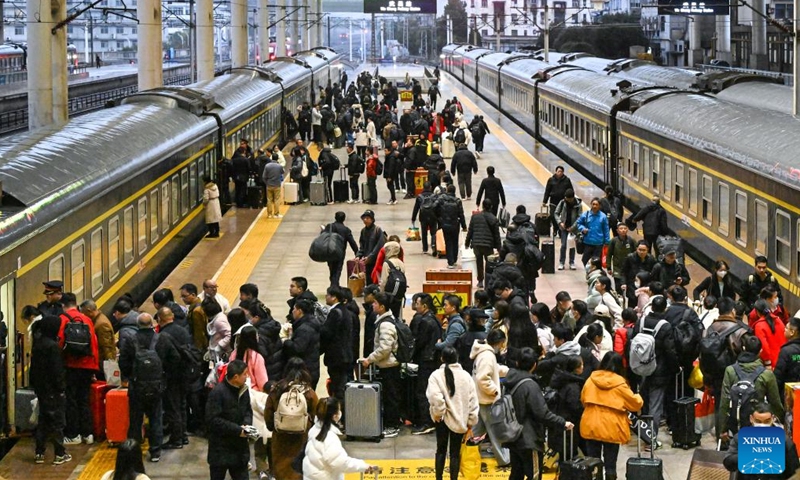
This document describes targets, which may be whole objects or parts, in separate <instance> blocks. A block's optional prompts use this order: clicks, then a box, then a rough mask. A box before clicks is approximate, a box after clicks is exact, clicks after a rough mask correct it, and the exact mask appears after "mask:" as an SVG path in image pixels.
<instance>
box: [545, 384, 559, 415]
mask: <svg viewBox="0 0 800 480" xmlns="http://www.w3.org/2000/svg"><path fill="white" fill-rule="evenodd" d="M542 395H544V403H546V404H547V409H548V410H550V411H551V412H556V411H558V404H559V400H560V399H559V395H558V390H556V389H555V388H553V387H544V392H542Z"/></svg>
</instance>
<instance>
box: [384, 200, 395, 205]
mask: <svg viewBox="0 0 800 480" xmlns="http://www.w3.org/2000/svg"><path fill="white" fill-rule="evenodd" d="M386 205H394V203H393V202H392V201H391V200H389V201H388V202H386Z"/></svg>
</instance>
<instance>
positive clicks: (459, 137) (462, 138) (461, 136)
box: [453, 128, 467, 143]
mask: <svg viewBox="0 0 800 480" xmlns="http://www.w3.org/2000/svg"><path fill="white" fill-rule="evenodd" d="M453 141H454V142H456V143H466V141H467V133H466V132H465V131H464V129H463V128H459V129H458V130H456V133H455V134H453Z"/></svg>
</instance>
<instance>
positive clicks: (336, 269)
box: [328, 259, 344, 287]
mask: <svg viewBox="0 0 800 480" xmlns="http://www.w3.org/2000/svg"><path fill="white" fill-rule="evenodd" d="M343 266H344V259H342V260H337V261H335V262H328V271H329V272H330V281H331V287H338V286H339V279H340V278H342V267H343Z"/></svg>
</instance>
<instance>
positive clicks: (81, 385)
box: [58, 293, 100, 445]
mask: <svg viewBox="0 0 800 480" xmlns="http://www.w3.org/2000/svg"><path fill="white" fill-rule="evenodd" d="M61 301H62V302H63V304H64V313H63V314H62V315H61V329H60V330H59V331H58V339H59V346H60V347H61V348H62V350H63V349H64V345H65V343H66V336H65V333H64V330H65V327H66V326H67V323H69V322H71V321H76V322H80V323H83V324H86V325H88V326H89V332H90V337H89V338H90V339H91V343H90V345H89V349H90V353H89V354H88V355H78V354H76V353H71V352H70V350H69V349H67V350H64V364H65V366H66V367H67V376H66V380H67V392H66V393H67V410H66V412H67V415H66V418H67V423H66V427H65V428H64V437H65V438H64V444H65V445H77V444H79V443H81V439H83V441H84V442H86V444H88V445H91V444H92V443H94V436H93V435H92V412H91V410H90V409H89V390H90V388H91V385H92V379H93V378H94V374H95V372H97V370H98V369H99V368H100V363H99V361H98V358H99V354H98V351H97V336H96V335H95V331H94V323H92V320H91V319H90V318H89V317H87V316H86V315H84V314H82V313H81V312H79V311H78V303H77V301H76V299H75V294H74V293H65V294H64V295H63V296H62V298H61Z"/></svg>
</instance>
